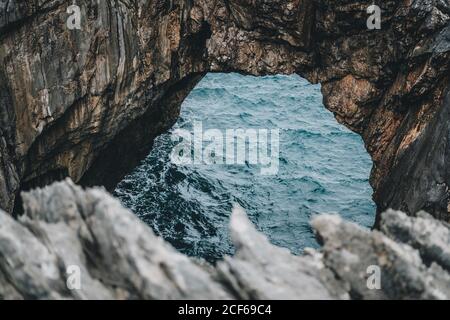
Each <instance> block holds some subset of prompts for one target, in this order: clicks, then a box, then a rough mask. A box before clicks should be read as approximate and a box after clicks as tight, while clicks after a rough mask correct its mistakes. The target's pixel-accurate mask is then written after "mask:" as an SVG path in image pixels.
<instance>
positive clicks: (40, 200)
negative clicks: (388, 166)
mask: <svg viewBox="0 0 450 320" xmlns="http://www.w3.org/2000/svg"><path fill="white" fill-rule="evenodd" d="M23 198H24V202H23V203H24V211H25V213H24V215H23V216H21V217H20V218H19V219H18V220H14V219H13V218H12V217H11V216H10V215H9V214H6V213H4V212H0V299H450V251H449V248H450V229H449V225H447V224H445V223H443V222H440V221H438V220H436V219H434V218H432V217H431V216H430V215H428V214H425V213H420V214H419V215H418V216H417V217H408V216H406V215H405V214H404V213H401V212H398V211H388V212H386V213H385V214H384V215H383V219H382V222H381V231H373V232H370V231H368V230H365V229H363V228H361V227H359V226H357V225H354V224H351V223H347V222H344V221H343V220H342V219H341V218H340V217H339V216H332V215H331V216H317V217H315V218H314V219H313V222H312V225H313V227H314V229H315V230H316V233H317V236H318V238H319V239H320V241H321V242H322V243H323V248H322V249H321V250H320V251H315V250H312V249H308V250H307V251H306V252H307V254H306V255H304V256H294V255H291V254H290V252H289V251H288V250H287V249H284V248H279V247H276V246H273V245H272V244H270V243H269V241H268V240H267V238H266V237H265V236H264V235H262V234H260V233H259V232H257V231H256V230H255V228H254V227H253V225H252V224H251V223H250V221H249V220H248V218H247V216H246V215H245V212H244V211H243V210H242V209H241V208H240V207H236V208H235V209H234V212H233V215H232V218H231V224H230V229H231V237H232V239H233V242H234V245H235V247H236V254H235V255H234V256H233V257H225V258H224V260H222V261H220V262H218V263H217V264H216V265H214V266H213V265H209V264H207V263H206V262H202V261H197V260H194V259H191V258H188V257H186V256H183V255H182V254H180V253H178V252H177V251H176V250H175V249H173V248H172V247H171V246H170V245H169V244H167V243H165V242H164V241H163V240H162V239H160V238H158V237H156V236H155V235H154V233H153V232H152V231H151V229H150V228H149V227H148V226H147V225H145V224H144V223H143V222H141V221H140V220H139V219H138V218H137V217H136V216H135V215H134V214H133V213H132V212H130V211H128V210H127V209H125V208H123V207H122V206H121V204H120V202H119V201H118V200H116V199H114V198H113V197H111V196H110V195H108V194H107V193H106V192H105V191H104V190H102V189H88V190H82V189H81V188H80V187H78V186H75V185H74V184H73V183H72V182H71V181H70V180H66V181H64V182H59V183H55V184H53V185H51V186H48V187H46V188H45V189H42V190H39V189H38V190H34V191H31V192H29V193H25V194H23ZM74 267H75V268H76V269H75V271H79V273H78V275H79V276H80V277H79V283H78V284H79V286H77V285H76V282H75V283H72V282H71V279H70V278H71V276H73V275H74V274H73V273H71V272H72V271H71V270H74V269H73V268H74ZM369 267H372V268H373V267H376V268H379V275H380V278H379V279H380V283H379V287H377V286H376V287H375V288H374V287H371V286H368V285H367V283H368V281H370V279H369V277H370V276H371V273H370V269H369ZM368 270H369V273H368ZM69 288H70V289H69ZM377 288H378V289H377Z"/></svg>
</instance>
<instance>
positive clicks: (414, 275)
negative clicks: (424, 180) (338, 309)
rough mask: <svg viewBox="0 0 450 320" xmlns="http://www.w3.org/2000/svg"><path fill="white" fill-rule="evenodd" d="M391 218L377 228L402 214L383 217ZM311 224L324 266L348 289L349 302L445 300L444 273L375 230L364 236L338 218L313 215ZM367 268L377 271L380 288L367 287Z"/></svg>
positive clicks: (448, 283)
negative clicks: (319, 242)
mask: <svg viewBox="0 0 450 320" xmlns="http://www.w3.org/2000/svg"><path fill="white" fill-rule="evenodd" d="M392 215H395V216H396V219H394V220H385V221H389V222H385V221H383V222H382V225H384V223H392V224H393V225H395V224H396V223H398V222H400V225H401V224H403V223H404V221H403V220H404V219H405V218H406V215H405V214H404V213H400V212H393V211H391V212H390V213H389V214H388V215H387V216H385V218H386V217H392ZM434 221H435V222H436V223H437V224H440V223H439V222H438V221H437V220H434ZM312 226H313V227H314V229H315V230H316V231H317V233H318V236H319V237H320V239H321V241H323V243H324V246H323V260H324V264H325V265H326V266H327V267H328V268H330V269H331V270H332V271H333V272H334V273H335V274H336V275H337V277H338V278H339V279H341V280H342V281H344V282H345V283H347V284H348V285H349V292H350V295H351V296H352V298H355V299H450V275H449V274H448V273H445V272H443V271H442V269H439V268H437V266H432V267H430V268H429V267H428V266H427V264H425V262H424V261H423V260H422V259H421V257H420V255H419V252H418V251H417V250H415V249H414V248H412V247H411V246H409V245H407V244H403V243H397V242H395V241H394V240H393V239H391V238H389V237H388V236H387V235H384V234H382V233H381V232H379V231H373V232H368V231H367V230H365V229H362V228H361V227H359V226H357V225H355V224H350V223H347V222H344V221H343V220H342V219H341V218H340V217H338V216H320V217H317V218H315V219H314V220H313V221H312ZM441 226H442V225H441ZM442 227H443V226H442ZM383 229H384V227H383ZM438 237H439V236H438ZM441 240H442V239H441ZM373 266H375V267H378V268H379V270H380V275H381V289H380V290H372V289H370V288H369V286H368V285H367V278H368V273H370V267H373Z"/></svg>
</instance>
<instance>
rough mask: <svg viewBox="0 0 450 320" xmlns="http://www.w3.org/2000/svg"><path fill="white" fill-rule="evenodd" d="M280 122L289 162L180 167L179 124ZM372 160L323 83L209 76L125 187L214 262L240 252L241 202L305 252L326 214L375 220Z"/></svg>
mask: <svg viewBox="0 0 450 320" xmlns="http://www.w3.org/2000/svg"><path fill="white" fill-rule="evenodd" d="M195 121H201V122H202V125H203V127H204V130H206V129H211V128H216V129H220V130H221V131H222V132H225V130H226V129H238V128H244V129H247V128H254V129H261V128H265V129H279V130H280V131H279V135H280V143H279V150H280V153H279V170H278V174H276V175H268V176H267V175H266V176H265V175H262V174H261V170H260V169H261V168H260V166H258V165H250V164H246V165H245V164H244V165H217V164H216V165H202V164H199V165H176V164H174V163H173V162H171V158H170V155H171V152H172V150H173V148H174V146H175V145H177V142H176V141H173V139H172V134H173V132H174V130H175V129H177V128H178V129H179V128H183V129H186V130H189V131H192V128H193V124H194V122H195ZM371 165H372V164H371V160H370V157H369V156H368V154H367V153H366V151H365V149H364V145H363V142H362V140H361V138H360V137H359V136H358V135H356V134H354V133H352V132H350V131H349V130H348V129H346V128H345V127H344V126H342V125H339V124H338V123H337V122H336V120H335V119H334V117H333V115H332V114H331V113H330V112H329V111H327V110H326V109H325V108H324V107H323V105H322V95H321V92H320V86H319V85H311V84H309V83H308V82H307V81H306V80H304V79H302V78H300V77H299V76H267V77H250V76H242V75H238V74H209V75H207V76H206V77H205V78H204V79H203V80H202V81H201V83H199V84H198V85H197V87H196V88H195V89H194V90H193V91H192V92H191V93H190V95H189V97H188V98H187V99H186V101H185V102H184V104H183V107H182V114H181V117H180V119H179V121H178V123H177V124H176V125H175V128H174V129H173V130H172V131H171V132H168V133H166V134H164V135H162V136H160V137H159V138H158V139H157V141H156V143H155V147H154V149H153V150H152V152H151V153H150V155H149V156H148V157H147V159H145V160H144V161H143V162H142V164H141V165H140V166H139V167H138V168H136V169H135V171H134V172H133V173H131V174H130V175H128V176H127V177H126V178H125V179H124V180H123V181H122V182H121V183H120V184H119V185H118V187H117V189H116V191H115V194H116V196H118V197H119V198H120V199H121V201H122V202H123V203H124V204H125V205H126V206H127V207H129V208H130V209H132V210H133V211H134V212H135V213H136V214H137V215H138V216H139V217H140V218H141V219H142V220H143V221H145V222H146V223H147V224H148V225H150V226H151V227H152V228H153V229H154V230H155V232H156V233H157V234H159V235H161V236H162V237H164V238H165V239H166V240H167V241H169V242H170V243H172V244H173V245H174V246H175V247H176V248H177V249H179V250H180V251H182V252H184V253H186V254H189V255H192V256H197V257H202V258H205V259H207V260H209V261H214V260H216V259H218V258H220V257H222V256H223V255H224V254H231V253H233V246H232V245H231V243H230V240H229V234H228V224H229V216H230V212H231V207H232V204H233V203H235V202H237V203H240V204H241V205H242V206H243V207H244V208H245V209H246V210H247V213H248V214H249V216H250V218H251V220H252V221H253V222H254V223H255V224H256V226H257V228H258V229H259V230H261V231H262V232H264V233H265V234H266V235H267V236H268V237H269V239H270V240H271V241H272V242H273V243H274V244H277V245H280V246H282V247H286V248H289V249H290V250H291V251H292V252H293V253H295V254H298V253H300V252H301V251H302V250H303V249H304V248H305V247H317V244H316V241H315V239H314V235H313V232H312V230H311V227H310V226H309V220H310V218H311V217H312V216H313V215H315V214H319V213H337V214H340V215H342V216H343V217H345V218H346V219H348V220H351V221H354V222H357V223H358V224H360V225H362V226H365V227H371V226H372V225H373V222H374V216H375V205H374V203H373V202H372V200H371V194H372V189H371V187H370V186H369V182H368V177H369V173H370V169H371Z"/></svg>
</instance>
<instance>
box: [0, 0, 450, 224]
mask: <svg viewBox="0 0 450 320" xmlns="http://www.w3.org/2000/svg"><path fill="white" fill-rule="evenodd" d="M72 3H73V1H62V0H46V1H43V0H34V1H18V0H8V1H0V61H1V64H0V89H1V91H0V92H1V94H0V124H1V126H0V207H1V208H3V209H5V210H6V211H9V212H11V211H12V210H13V207H14V203H15V199H16V196H17V194H18V192H19V191H20V190H27V189H29V188H31V187H34V186H42V185H45V184H47V183H50V182H52V181H54V180H59V179H61V178H63V177H67V176H69V177H71V178H72V179H73V180H74V181H76V182H80V183H82V184H84V185H94V184H102V185H104V186H106V187H107V188H111V187H113V186H114V185H115V183H117V182H118V180H119V179H120V178H121V177H122V176H123V175H124V174H125V173H127V172H128V171H129V170H130V169H131V168H133V167H134V166H135V165H136V163H137V161H139V159H141V158H142V157H143V156H144V155H146V154H147V152H148V151H149V149H150V148H151V145H152V141H153V139H154V137H155V136H157V135H158V134H159V133H161V132H162V131H164V130H167V128H169V127H170V126H171V125H172V124H173V123H174V122H175V121H176V119H177V116H178V114H179V108H180V105H181V102H182V101H183V99H184V98H185V97H186V95H187V94H188V93H189V91H190V90H191V89H192V88H193V86H195V84H196V83H197V82H198V81H199V80H200V79H201V78H202V76H204V75H205V74H206V73H207V72H240V73H244V74H252V75H264V74H291V73H297V74H300V75H301V76H303V77H305V78H307V79H308V80H309V81H311V82H314V83H317V82H320V83H321V84H322V91H323V95H324V102H325V106H326V107H327V108H329V109H330V110H331V111H332V112H334V114H335V115H336V118H337V120H338V121H339V122H341V123H343V124H345V125H346V126H348V127H349V128H351V129H352V130H354V131H356V132H358V133H359V134H360V135H361V136H362V137H363V139H364V141H365V144H366V148H367V150H368V152H369V153H370V155H371V156H372V158H373V162H374V166H373V171H372V174H371V184H372V186H373V188H374V190H375V193H374V199H375V201H376V203H377V205H378V211H379V212H382V211H384V210H385V209H387V208H389V207H392V208H394V209H401V210H403V211H405V212H407V213H409V214H412V213H415V212H417V211H419V210H420V209H426V210H427V211H428V212H430V213H431V214H432V215H433V216H435V217H437V218H439V219H443V220H447V221H448V220H449V217H450V213H449V212H450V203H449V185H450V172H449V170H450V169H449V168H450V166H449V165H448V164H449V152H450V151H449V150H450V148H449V136H450V128H449V126H450V120H449V119H450V115H449V112H450V111H449V110H450V96H449V76H450V72H449V69H450V64H449V61H450V59H449V55H450V40H449V39H450V25H449V16H450V2H449V1H448V0H405V1H398V0H395V1H389V0H386V1H379V3H377V1H375V3H377V4H378V5H379V6H380V7H381V8H382V24H381V29H380V30H369V29H368V28H367V26H366V20H367V18H368V14H367V11H366V10H367V7H368V6H369V5H371V4H373V1H372V0H370V1H369V0H367V1H350V0H340V1H332V0H314V1H313V0H273V1H260V0H252V1H250V0H239V1H237V0H167V1H164V0H126V1H125V0H122V1H118V0H105V1H87V0H77V1H75V3H76V4H77V5H78V6H79V7H80V8H81V30H76V29H75V30H70V29H69V28H68V27H67V23H66V22H67V19H68V18H69V17H70V14H69V13H67V11H66V10H67V8H68V6H69V5H71V4H72ZM297 116H299V117H301V115H297ZM18 207H20V206H19V205H18Z"/></svg>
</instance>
